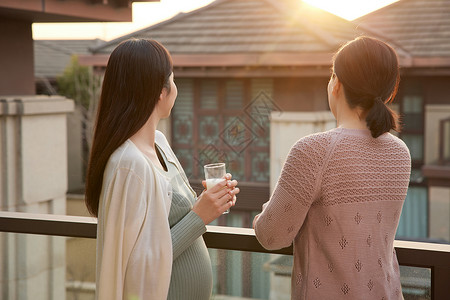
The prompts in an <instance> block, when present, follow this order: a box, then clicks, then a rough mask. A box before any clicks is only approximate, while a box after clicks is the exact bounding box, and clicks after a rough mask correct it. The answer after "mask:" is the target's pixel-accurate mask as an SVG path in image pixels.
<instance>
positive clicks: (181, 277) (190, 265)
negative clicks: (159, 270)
mask: <svg viewBox="0 0 450 300" xmlns="http://www.w3.org/2000/svg"><path fill="white" fill-rule="evenodd" d="M211 291H212V270H211V260H210V258H209V254H208V249H207V248H206V245H205V242H204V241H203V238H202V237H200V238H198V239H197V240H196V241H195V242H194V243H193V244H192V245H191V246H190V247H189V248H187V249H186V251H184V252H183V253H182V254H180V256H178V257H177V259H175V261H174V262H173V266H172V277H171V281H170V288H169V296H168V297H167V299H186V300H190V299H192V300H203V299H205V300H207V299H209V298H210V296H211Z"/></svg>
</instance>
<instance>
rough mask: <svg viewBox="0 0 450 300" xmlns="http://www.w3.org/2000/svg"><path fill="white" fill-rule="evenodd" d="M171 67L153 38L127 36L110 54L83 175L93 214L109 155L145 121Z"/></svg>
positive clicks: (87, 199)
mask: <svg viewBox="0 0 450 300" xmlns="http://www.w3.org/2000/svg"><path fill="white" fill-rule="evenodd" d="M172 69H173V67H172V59H171V57H170V54H169V52H168V51H167V50H166V49H165V48H164V46H162V45H161V44H160V43H158V42H157V41H155V40H149V39H129V40H126V41H123V42H121V43H120V44H119V45H118V46H117V47H116V48H115V49H114V51H113V52H112V53H111V56H110V57H109V60H108V64H107V66H106V71H105V77H104V80H103V86H102V93H101V96H100V102H99V107H98V112H97V119H96V124H95V131H94V139H93V143H92V148H91V153H90V158H89V164H88V170H87V175H86V192H85V201H86V206H87V208H88V210H89V212H90V213H91V214H92V215H94V216H96V217H97V216H98V205H99V198H100V193H101V189H102V182H103V172H104V170H105V167H106V164H107V162H108V159H109V157H110V156H111V154H112V153H113V152H114V151H115V150H116V149H117V148H118V147H119V146H120V145H122V144H123V143H124V142H125V141H126V140H127V139H128V138H130V137H131V136H133V135H134V134H135V133H136V132H137V131H138V130H139V129H140V128H142V126H144V124H145V123H146V122H147V120H148V118H149V117H150V115H151V114H152V112H153V110H154V108H155V105H156V103H157V101H158V99H159V96H160V94H161V91H162V89H163V88H164V87H166V88H168V89H169V88H170V84H169V77H170V75H171V74H172Z"/></svg>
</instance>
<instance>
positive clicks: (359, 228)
mask: <svg viewBox="0 0 450 300" xmlns="http://www.w3.org/2000/svg"><path fill="white" fill-rule="evenodd" d="M410 169H411V158H410V154H409V151H408V148H407V147H406V145H405V144H404V143H403V142H402V141H401V140H400V139H398V138H397V137H395V136H393V135H391V134H390V133H385V134H383V135H381V136H380V137H378V138H373V137H372V136H371V135H370V131H369V130H358V129H344V128H336V129H333V130H330V131H327V132H324V133H319V134H313V135H310V136H307V137H304V138H302V139H300V140H299V141H298V142H297V143H296V144H295V145H294V146H293V147H292V149H291V151H290V153H289V155H288V157H287V159H286V162H285V165H284V167H283V170H282V172H281V176H280V178H279V180H278V182H277V185H276V187H275V189H274V191H273V194H272V196H271V198H270V200H269V201H268V202H267V203H265V204H264V205H263V212H262V213H261V214H260V215H259V217H258V219H257V221H256V223H255V233H256V236H257V238H258V240H259V241H260V243H261V244H262V245H263V246H264V247H265V248H267V249H279V248H283V247H287V246H289V245H290V244H292V243H293V244H294V265H293V271H292V283H291V286H292V291H291V293H292V299H308V300H309V299H333V300H336V299H352V300H354V299H377V300H382V299H385V300H387V299H402V291H401V285H400V274H399V267H398V261H397V258H396V255H395V251H394V246H393V243H394V237H395V232H396V230H397V226H398V222H399V219H400V215H401V211H402V206H403V202H404V200H405V197H406V193H407V189H408V185H409V176H410Z"/></svg>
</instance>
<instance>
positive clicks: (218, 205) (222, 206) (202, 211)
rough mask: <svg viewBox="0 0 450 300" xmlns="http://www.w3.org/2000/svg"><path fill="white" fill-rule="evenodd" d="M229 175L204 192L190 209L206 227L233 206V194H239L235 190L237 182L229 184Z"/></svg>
mask: <svg viewBox="0 0 450 300" xmlns="http://www.w3.org/2000/svg"><path fill="white" fill-rule="evenodd" d="M229 179H231V175H229V174H227V176H225V178H224V179H223V181H221V182H219V183H218V184H216V185H215V186H213V187H212V188H210V189H207V190H204V191H203V192H202V193H201V194H200V196H198V199H197V201H196V202H195V204H194V207H193V208H192V211H194V212H195V213H196V214H197V215H198V216H199V217H200V218H201V219H202V220H203V223H205V225H208V224H209V223H211V222H212V221H214V220H215V219H217V218H218V217H220V216H221V215H222V214H223V212H224V211H226V210H227V209H229V208H230V207H232V206H234V205H235V201H232V200H233V198H234V196H235V194H237V193H239V188H235V186H236V184H237V182H231V181H230V180H229Z"/></svg>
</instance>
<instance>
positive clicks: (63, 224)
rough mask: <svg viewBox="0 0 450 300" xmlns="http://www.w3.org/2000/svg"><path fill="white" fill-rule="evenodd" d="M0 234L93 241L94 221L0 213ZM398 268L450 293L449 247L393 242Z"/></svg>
mask: <svg viewBox="0 0 450 300" xmlns="http://www.w3.org/2000/svg"><path fill="white" fill-rule="evenodd" d="M206 227H207V231H206V233H205V234H204V236H203V237H204V239H205V243H206V246H207V247H208V248H215V249H224V250H237V251H249V252H261V253H273V254H286V255H292V251H293V249H292V246H291V247H288V248H284V249H280V250H275V251H272V250H267V249H264V248H263V247H262V246H261V245H260V244H259V242H258V240H257V239H256V236H255V233H254V231H253V229H250V228H237V227H226V226H211V225H208V226H206ZM0 231H2V232H11V233H24V234H41V235H52V236H65V237H80V238H96V234H97V220H96V219H95V218H90V217H78V216H67V215H51V214H30V213H20V212H6V211H0ZM394 247H395V250H396V253H397V259H398V261H399V264H400V265H403V266H413V267H421V268H430V269H431V297H432V299H445V297H447V296H448V295H449V294H450V286H449V284H448V280H449V278H450V245H449V244H436V243H424V242H411V241H399V240H396V241H394Z"/></svg>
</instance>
